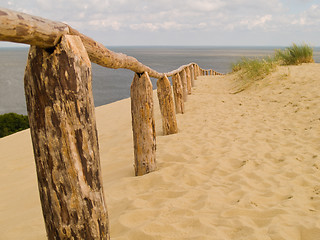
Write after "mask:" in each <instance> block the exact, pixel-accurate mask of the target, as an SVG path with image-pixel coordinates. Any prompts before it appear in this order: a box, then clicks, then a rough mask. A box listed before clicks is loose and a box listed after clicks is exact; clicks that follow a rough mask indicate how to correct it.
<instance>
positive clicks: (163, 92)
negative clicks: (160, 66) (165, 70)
mask: <svg viewBox="0 0 320 240" xmlns="http://www.w3.org/2000/svg"><path fill="white" fill-rule="evenodd" d="M157 94H158V99H159V105H160V111H161V116H162V130H163V135H169V134H174V133H177V132H178V126H177V120H176V113H175V110H174V102H173V96H172V90H171V85H170V81H169V79H168V78H167V76H164V77H163V78H159V79H158V81H157Z"/></svg>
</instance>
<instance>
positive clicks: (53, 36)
mask: <svg viewBox="0 0 320 240" xmlns="http://www.w3.org/2000/svg"><path fill="white" fill-rule="evenodd" d="M68 32H69V28H68V26H67V25H66V24H64V23H60V22H54V21H50V20H47V19H44V18H41V17H36V16H31V15H29V14H25V13H21V12H16V11H12V10H9V9H5V8H0V40H1V41H10V42H17V43H26V44H30V45H35V46H39V47H42V48H50V47H53V46H55V45H57V44H58V43H59V41H60V39H61V36H62V35H63V34H67V33H68Z"/></svg>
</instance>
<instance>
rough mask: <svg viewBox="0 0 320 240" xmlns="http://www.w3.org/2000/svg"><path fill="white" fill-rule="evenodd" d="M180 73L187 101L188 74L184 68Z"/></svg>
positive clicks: (184, 98)
mask: <svg viewBox="0 0 320 240" xmlns="http://www.w3.org/2000/svg"><path fill="white" fill-rule="evenodd" d="M179 74H180V79H181V83H182V91H183V101H184V102H186V101H187V98H188V86H187V74H186V71H185V70H184V69H182V70H181V72H180V73H179Z"/></svg>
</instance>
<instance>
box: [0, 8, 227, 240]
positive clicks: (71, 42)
mask: <svg viewBox="0 0 320 240" xmlns="http://www.w3.org/2000/svg"><path fill="white" fill-rule="evenodd" d="M0 41H10V42H17V43H25V44H29V45H31V46H30V50H29V54H28V62H27V66H26V70H25V76H24V85H25V95H26V102H27V111H28V116H29V122H30V132H31V137H32V143H33V149H34V157H35V162H36V168H37V176H38V186H39V193H40V198H41V205H42V211H43V216H44V220H45V226H46V231H47V236H48V238H49V239H110V234H109V232H110V231H109V222H108V214H107V210H106V205H105V200H104V193H103V187H102V179H101V168H100V156H99V148H98V134H97V128H96V121H95V110H94V104H93V95H92V86H91V81H92V79H91V78H92V77H91V63H90V62H94V63H97V64H99V65H101V66H104V67H108V68H126V69H130V70H132V71H134V72H135V76H134V79H133V82H132V85H131V113H132V130H133V141H134V160H135V174H136V175H137V176H138V175H143V174H146V173H149V172H151V171H154V170H155V169H156V154H155V151H156V133H155V123H154V117H153V94H152V92H153V90H152V89H153V88H152V84H151V81H150V78H149V77H154V78H157V79H158V80H157V94H158V99H159V104H160V110H161V115H162V128H163V134H165V135H168V134H174V133H177V132H178V127H177V121H176V113H184V111H185V108H184V102H185V101H186V100H187V96H188V95H189V94H191V92H192V86H194V81H195V79H197V77H198V76H200V75H220V74H221V73H218V72H216V71H214V70H212V69H208V70H205V69H201V68H200V67H199V66H198V64H196V63H190V64H188V65H184V66H181V67H180V68H178V69H176V70H174V71H172V72H168V73H158V72H157V71H155V70H153V69H151V68H149V67H148V66H146V65H144V64H142V63H140V62H139V61H138V60H137V59H135V58H133V57H130V56H127V55H125V54H122V53H115V52H112V51H110V50H109V49H107V48H106V47H104V46H103V45H102V44H100V43H98V42H96V41H94V40H93V39H91V38H89V37H87V36H85V35H83V34H81V33H79V32H78V31H77V30H75V29H73V28H71V27H70V26H68V25H66V24H64V23H61V22H54V21H51V20H48V19H44V18H40V17H36V16H31V15H28V14H24V13H21V12H16V11H12V10H9V9H4V8H0ZM168 77H172V86H173V91H172V89H171V84H170V81H169V79H168ZM172 93H173V94H172Z"/></svg>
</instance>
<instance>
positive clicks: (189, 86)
mask: <svg viewBox="0 0 320 240" xmlns="http://www.w3.org/2000/svg"><path fill="white" fill-rule="evenodd" d="M185 71H186V75H187V91H188V95H190V94H191V91H192V85H191V71H190V67H186V68H185Z"/></svg>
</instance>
